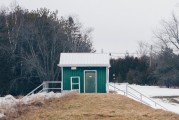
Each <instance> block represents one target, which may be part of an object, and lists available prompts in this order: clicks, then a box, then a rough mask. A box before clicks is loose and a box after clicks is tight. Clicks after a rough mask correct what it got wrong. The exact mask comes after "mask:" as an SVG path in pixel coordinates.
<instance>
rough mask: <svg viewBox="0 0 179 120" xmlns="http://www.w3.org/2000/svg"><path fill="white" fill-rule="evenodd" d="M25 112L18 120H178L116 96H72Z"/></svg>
mask: <svg viewBox="0 0 179 120" xmlns="http://www.w3.org/2000/svg"><path fill="white" fill-rule="evenodd" d="M24 107H25V106H24ZM22 110H23V112H22V113H21V114H22V115H21V117H19V118H17V120H59V119H65V120H69V119H70V120H80V119H81V120H83V119H85V120H93V119H101V120H109V119H112V120H179V115H178V114H175V113H171V112H166V111H163V110H156V109H152V108H150V107H148V106H145V105H143V104H141V103H138V102H136V101H133V100H131V99H129V98H127V97H125V96H121V95H116V94H73V95H69V96H65V97H63V98H61V99H58V100H57V99H53V100H48V101H46V102H44V103H34V104H32V105H30V106H26V107H25V108H22Z"/></svg>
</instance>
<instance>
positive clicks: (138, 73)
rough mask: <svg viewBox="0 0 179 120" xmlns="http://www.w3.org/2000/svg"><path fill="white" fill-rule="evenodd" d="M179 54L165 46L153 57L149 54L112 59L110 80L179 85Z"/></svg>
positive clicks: (141, 83)
mask: <svg viewBox="0 0 179 120" xmlns="http://www.w3.org/2000/svg"><path fill="white" fill-rule="evenodd" d="M178 61H179V55H177V54H175V53H173V50H172V49H170V48H164V49H162V50H161V51H160V53H159V54H158V55H157V56H155V57H154V56H153V58H152V59H151V58H150V57H148V56H145V55H144V56H142V57H139V58H137V57H133V56H128V55H127V56H125V57H124V58H118V59H111V68H110V81H111V82H128V83H131V84H140V85H159V86H166V87H179V62H178Z"/></svg>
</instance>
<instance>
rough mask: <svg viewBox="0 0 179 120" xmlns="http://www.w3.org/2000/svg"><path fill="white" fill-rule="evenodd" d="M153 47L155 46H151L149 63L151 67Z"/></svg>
mask: <svg viewBox="0 0 179 120" xmlns="http://www.w3.org/2000/svg"><path fill="white" fill-rule="evenodd" d="M152 49H153V47H152V45H151V47H150V63H149V67H150V68H151V67H152Z"/></svg>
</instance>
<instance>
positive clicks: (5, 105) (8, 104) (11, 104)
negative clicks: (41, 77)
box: [0, 92, 69, 118]
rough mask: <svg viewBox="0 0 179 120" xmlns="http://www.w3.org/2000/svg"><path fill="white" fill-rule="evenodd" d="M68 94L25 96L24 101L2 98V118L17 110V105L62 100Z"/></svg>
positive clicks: (44, 93) (0, 114)
mask: <svg viewBox="0 0 179 120" xmlns="http://www.w3.org/2000/svg"><path fill="white" fill-rule="evenodd" d="M68 93H69V92H68ZM68 93H54V92H49V93H46V92H42V93H37V94H32V95H30V96H25V97H23V98H22V99H16V98H14V97H13V96H12V95H7V96H5V97H0V118H1V117H2V118H3V117H4V114H3V113H5V112H7V111H9V110H11V111H13V110H15V105H18V104H30V103H33V102H36V101H43V100H48V99H51V98H60V97H62V96H64V95H66V94H68Z"/></svg>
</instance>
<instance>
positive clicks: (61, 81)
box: [61, 67, 63, 92]
mask: <svg viewBox="0 0 179 120" xmlns="http://www.w3.org/2000/svg"><path fill="white" fill-rule="evenodd" d="M62 91H63V67H61V92H62Z"/></svg>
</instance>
